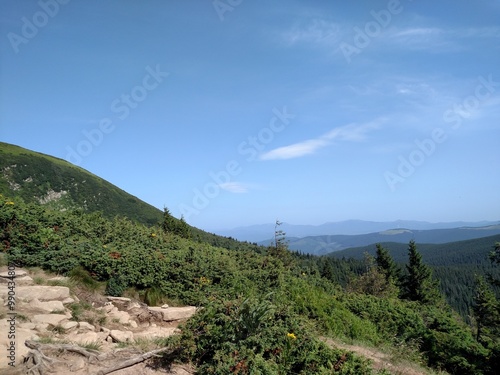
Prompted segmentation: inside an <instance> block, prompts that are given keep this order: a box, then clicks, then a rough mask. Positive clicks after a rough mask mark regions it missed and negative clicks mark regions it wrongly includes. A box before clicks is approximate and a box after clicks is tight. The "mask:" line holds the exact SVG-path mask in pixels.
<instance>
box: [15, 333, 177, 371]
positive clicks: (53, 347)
mask: <svg viewBox="0 0 500 375" xmlns="http://www.w3.org/2000/svg"><path fill="white" fill-rule="evenodd" d="M25 345H26V346H27V347H28V348H30V349H31V350H30V351H29V353H28V355H27V356H26V358H25V360H24V363H25V364H26V366H27V374H29V375H45V374H47V373H49V372H51V367H52V365H53V364H56V363H62V361H59V360H57V359H54V358H51V357H49V356H47V355H46V354H45V353H44V351H45V352H47V351H58V352H71V353H75V354H79V355H81V356H83V357H85V359H86V362H87V364H94V365H99V364H100V363H102V366H105V363H104V362H106V361H107V362H110V361H115V363H113V364H112V365H111V366H108V367H104V368H102V369H101V370H98V371H97V372H96V374H98V375H107V374H111V373H113V372H115V371H118V370H121V369H124V368H127V367H130V366H134V365H136V364H138V363H141V362H144V361H146V360H148V359H150V358H152V357H155V356H156V357H159V354H160V353H163V352H167V351H168V350H169V349H168V348H161V349H156V350H152V351H150V352H147V353H143V354H140V355H137V356H135V357H133V358H130V359H127V360H126V361H120V359H118V358H117V356H116V354H118V353H119V352H117V353H115V352H109V353H104V354H99V352H97V351H95V350H88V349H85V348H82V347H80V346H78V345H72V344H41V343H39V342H36V341H32V340H27V341H26V342H25Z"/></svg>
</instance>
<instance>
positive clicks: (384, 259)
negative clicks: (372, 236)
mask: <svg viewBox="0 0 500 375" xmlns="http://www.w3.org/2000/svg"><path fill="white" fill-rule="evenodd" d="M376 246H377V251H376V256H375V262H376V263H377V267H378V268H379V271H380V272H382V273H383V274H384V276H385V279H386V280H387V281H388V282H391V281H392V282H394V283H398V282H399V279H400V274H399V268H398V266H397V265H396V263H395V262H394V260H393V259H392V257H391V255H390V254H389V251H387V249H385V248H383V247H382V245H381V244H379V243H378V244H377V245H376Z"/></svg>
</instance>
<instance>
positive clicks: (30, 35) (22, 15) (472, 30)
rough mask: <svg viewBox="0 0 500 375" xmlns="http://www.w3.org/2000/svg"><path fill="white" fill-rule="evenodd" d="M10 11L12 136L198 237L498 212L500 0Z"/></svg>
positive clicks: (2, 100)
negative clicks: (284, 225) (284, 226)
mask: <svg viewBox="0 0 500 375" xmlns="http://www.w3.org/2000/svg"><path fill="white" fill-rule="evenodd" d="M436 4H438V5H436ZM0 9H1V11H0V36H1V38H0V56H1V59H0V140H1V141H4V142H8V143H13V144H16V145H19V146H22V147H26V148H29V149H33V150H36V151H40V152H44V153H47V154H51V155H54V156H57V157H61V158H64V159H67V160H69V161H71V162H73V163H75V164H78V165H80V166H81V167H83V168H85V169H87V170H89V171H91V172H93V173H95V174H96V175H98V176H101V177H103V178H105V179H107V180H109V181H110V182H112V183H114V184H116V185H118V186H119V187H121V188H123V189H124V190H126V191H128V192H130V193H131V194H133V195H136V196H137V197H139V198H141V199H143V200H145V201H146V202H148V203H151V204H153V205H154V206H156V207H158V208H160V209H161V208H163V207H164V206H166V207H168V208H169V209H170V211H171V212H172V213H173V214H174V215H175V216H177V217H180V216H181V215H184V216H185V218H186V220H187V221H188V222H189V223H190V224H192V225H195V226H198V227H200V228H202V229H206V230H211V231H216V230H217V229H219V228H220V229H222V228H232V227H237V226H241V225H251V224H260V223H269V222H274V220H276V218H279V219H280V220H281V221H286V222H289V223H293V224H321V223H324V222H328V221H340V220H346V219H364V220H376V221H390V220H396V219H414V220H427V221H432V222H438V221H455V220H467V221H475V220H499V217H500V216H499V213H500V168H499V166H500V152H499V140H500V122H499V120H500V69H499V67H500V1H498V0H482V1H474V2H472V1H465V0H462V1H456V0H454V1H440V2H439V3H436V2H432V1H410V0H401V1H397V0H391V1H352V2H340V1H339V2H333V1H319V0H316V1H307V2H306V1H286V2H285V1H263V0H254V1H250V0H242V1H240V0H220V1H219V0H217V1H211V0H207V1H180V0H177V1H160V0H145V1H131V0H121V1H118V0H109V1H105V2H103V1H97V0H86V1H81V0H64V1H63V0H40V1H7V0H0Z"/></svg>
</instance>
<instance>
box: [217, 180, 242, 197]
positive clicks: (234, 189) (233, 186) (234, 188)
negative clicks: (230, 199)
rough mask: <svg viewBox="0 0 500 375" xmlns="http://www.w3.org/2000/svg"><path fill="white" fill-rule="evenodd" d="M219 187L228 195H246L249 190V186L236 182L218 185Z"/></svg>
mask: <svg viewBox="0 0 500 375" xmlns="http://www.w3.org/2000/svg"><path fill="white" fill-rule="evenodd" d="M219 187H220V188H221V189H223V190H226V191H228V192H230V193H236V194H242V193H247V192H248V190H249V186H248V185H247V184H244V183H241V182H237V181H233V182H226V183H224V184H220V185H219Z"/></svg>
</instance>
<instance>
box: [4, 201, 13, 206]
mask: <svg viewBox="0 0 500 375" xmlns="http://www.w3.org/2000/svg"><path fill="white" fill-rule="evenodd" d="M5 204H8V205H11V206H12V205H13V204H14V202H12V201H7V202H5Z"/></svg>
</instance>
